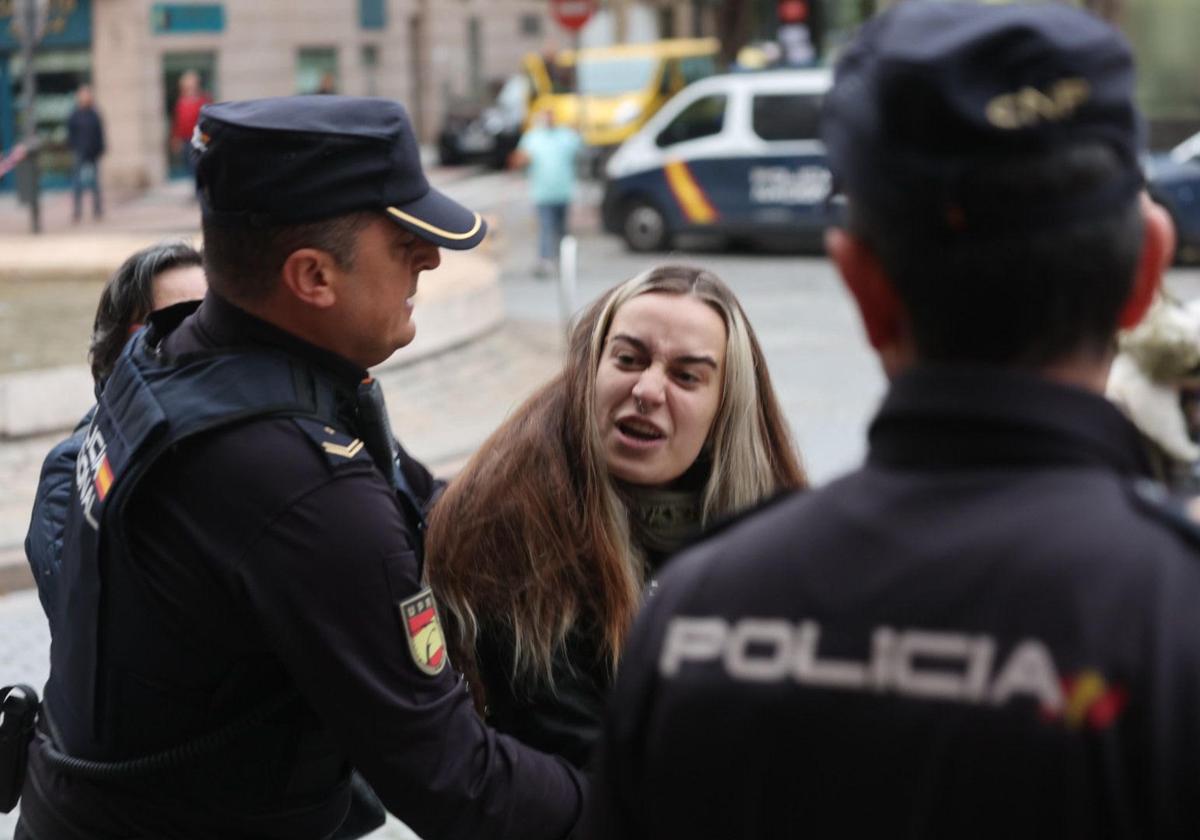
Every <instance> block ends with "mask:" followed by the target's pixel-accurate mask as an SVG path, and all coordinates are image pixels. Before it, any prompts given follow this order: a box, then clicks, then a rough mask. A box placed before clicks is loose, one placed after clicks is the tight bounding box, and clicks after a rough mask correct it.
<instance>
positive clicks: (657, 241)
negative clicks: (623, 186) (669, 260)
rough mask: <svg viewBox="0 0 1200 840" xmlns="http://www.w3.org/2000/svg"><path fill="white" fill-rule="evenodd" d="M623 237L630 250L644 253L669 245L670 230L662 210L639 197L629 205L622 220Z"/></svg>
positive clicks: (659, 249) (660, 249)
mask: <svg viewBox="0 0 1200 840" xmlns="http://www.w3.org/2000/svg"><path fill="white" fill-rule="evenodd" d="M621 237H622V238H623V239H624V240H625V244H626V246H628V248H629V250H631V251H637V252H639V253H644V252H646V251H662V250H663V249H665V248H666V247H667V240H668V239H670V232H669V231H668V230H667V220H666V218H664V217H663V214H662V211H661V210H659V209H658V208H657V207H655V206H654V205H653V204H651V203H650V202H649V201H645V200H643V199H639V200H637V201H635V202H633V203H632V204H630V205H629V209H628V210H626V211H625V218H624V220H623V221H622V222H621Z"/></svg>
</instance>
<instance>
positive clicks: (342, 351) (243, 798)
mask: <svg viewBox="0 0 1200 840" xmlns="http://www.w3.org/2000/svg"><path fill="white" fill-rule="evenodd" d="M199 126H200V131H201V136H202V138H203V140H202V141H201V142H199V143H197V144H196V148H197V152H198V160H197V170H196V173H197V183H198V185H199V187H200V191H199V194H200V197H201V211H202V225H203V233H204V260H205V271H206V275H207V278H208V283H209V293H208V295H207V297H205V299H204V301H203V302H202V303H201V304H200V306H199V308H198V309H197V310H196V311H195V312H194V313H192V314H191V315H188V316H186V317H181V315H182V313H180V312H179V311H178V308H176V309H173V310H166V311H164V312H162V313H156V315H154V316H151V323H150V326H149V328H148V329H147V330H146V331H144V332H142V333H139V334H138V335H137V336H136V337H135V338H134V339H133V342H132V344H131V346H130V347H129V348H127V350H126V351H125V352H124V353H123V354H122V356H121V358H120V360H119V361H118V363H117V365H116V367H115V368H114V370H113V372H112V374H111V375H110V376H109V378H108V381H107V383H106V385H105V388H104V391H103V392H102V393H101V395H100V400H99V405H98V407H97V410H96V415H95V418H94V419H93V422H92V424H91V426H90V427H89V429H88V432H87V435H86V438H85V442H84V448H83V450H82V452H81V455H80V457H79V461H78V465H77V469H76V476H77V479H78V480H77V482H76V490H77V492H76V493H75V494H74V496H73V498H72V500H71V507H70V510H69V511H68V517H67V531H66V535H65V537H64V548H63V562H62V580H61V585H62V588H63V591H64V592H65V593H66V597H64V598H63V599H62V600H61V602H60V605H59V613H58V615H59V620H58V621H57V622H56V628H55V633H54V639H53V644H52V647H51V672H50V679H49V682H48V683H47V688H46V700H45V703H44V704H43V720H44V721H46V722H45V723H44V724H43V728H42V731H41V733H40V736H39V737H38V738H36V739H35V740H34V742H33V744H32V746H31V750H30V761H29V772H28V776H27V779H26V784H25V787H24V789H23V798H22V802H21V820H22V825H23V828H22V830H24V831H26V832H27V833H28V835H29V836H31V837H32V838H34V840H49V838H55V837H62V836H122V837H125V836H137V837H176V838H184V840H187V838H197V840H198V839H199V838H209V837H234V836H236V837H264V836H267V837H281V838H282V837H287V838H295V840H306V838H308V839H309V840H317V839H318V838H327V837H330V836H332V835H333V834H334V833H335V832H336V831H338V829H339V826H341V825H342V823H343V821H344V819H345V818H346V815H347V812H348V810H349V808H350V801H351V796H352V793H351V788H352V784H351V782H350V779H351V775H352V771H353V770H354V769H357V770H358V771H359V772H361V774H362V776H363V777H364V778H365V779H366V781H367V782H368V783H369V784H370V787H371V788H373V789H374V791H375V793H376V794H377V795H378V797H379V799H380V800H382V803H383V804H384V806H386V807H387V809H388V810H390V811H392V812H393V813H395V814H396V815H397V816H399V817H400V818H401V819H403V820H404V821H405V822H406V823H407V824H408V825H410V826H411V827H412V828H413V829H414V830H415V831H416V832H417V833H418V834H419V835H421V836H423V837H428V838H435V837H436V838H442V837H444V838H481V840H501V838H512V840H516V839H517V838H522V840H562V838H565V837H566V835H567V834H568V833H570V831H571V830H572V828H573V827H574V825H575V822H576V820H577V818H578V816H579V813H580V810H581V805H582V797H583V786H584V783H583V780H582V778H581V777H580V776H579V774H578V773H577V772H576V771H575V770H574V769H573V768H571V767H570V766H569V765H567V764H566V763H565V762H563V761H562V760H560V759H557V758H554V757H552V756H546V755H543V754H541V753H538V752H535V751H533V750H531V749H529V748H527V747H524V746H522V745H521V744H519V743H518V742H516V741H514V740H512V739H511V738H508V737H507V736H503V735H498V734H496V733H494V732H492V731H491V730H489V729H487V728H486V727H485V726H484V725H483V724H482V723H481V722H480V721H479V719H478V718H477V717H476V715H475V713H474V710H473V709H472V707H471V700H470V696H469V694H468V692H467V690H466V688H465V686H464V685H463V683H462V679H461V677H460V676H459V675H458V674H457V673H456V672H455V671H454V669H453V667H452V665H451V663H450V662H449V660H448V657H447V655H446V650H445V645H444V642H443V638H442V632H441V624H440V620H439V617H438V607H437V604H436V602H435V601H434V598H433V596H432V594H431V593H430V591H429V589H428V588H427V587H426V586H425V585H424V584H423V582H422V576H421V567H422V562H423V539H422V535H423V533H424V510H425V509H426V507H427V506H428V505H429V504H430V502H431V501H432V499H433V497H434V495H435V493H436V492H437V491H438V489H439V484H438V483H437V482H435V481H434V480H433V478H432V477H431V476H430V474H429V472H428V471H427V470H426V469H425V468H424V467H423V466H422V465H421V464H420V463H419V462H417V461H416V460H414V459H413V458H412V457H410V456H409V455H408V453H407V452H405V451H404V449H403V447H401V446H400V444H399V443H398V442H397V441H396V439H395V438H394V437H393V435H392V433H391V429H390V427H389V424H388V419H387V417H388V415H387V407H386V405H384V402H383V397H382V393H381V391H380V388H379V383H378V382H377V381H376V380H374V379H373V378H372V377H371V376H370V374H369V372H368V370H369V368H371V367H372V366H374V365H377V364H379V363H380V362H382V361H384V360H385V359H387V358H388V357H389V356H390V355H391V354H392V353H393V352H395V351H396V350H397V349H398V348H400V347H402V346H405V345H407V344H408V343H409V342H411V341H412V340H413V338H414V336H415V333H416V325H415V324H414V323H413V320H412V318H413V296H414V295H415V293H416V290H417V282H418V277H419V275H420V274H421V273H422V272H425V271H432V270H433V269H435V268H437V267H438V264H439V263H440V259H441V257H440V251H439V249H440V248H441V247H449V248H454V249H459V250H466V249H469V248H473V247H475V246H476V245H478V244H479V243H480V241H481V240H482V239H483V237H484V235H485V233H486V225H485V224H484V223H483V220H482V219H481V218H480V216H479V214H478V213H474V212H471V211H469V210H467V209H466V208H464V207H462V206H461V205H459V204H457V203H456V202H454V201H452V200H451V199H449V198H448V197H446V196H445V195H443V194H441V193H440V192H438V191H437V190H435V189H433V188H431V187H430V186H429V183H428V181H427V180H426V178H425V175H424V173H423V172H422V170H421V164H420V157H419V151H418V147H417V142H416V138H415V136H414V135H413V131H412V127H411V124H410V122H409V119H408V115H407V113H406V112H405V111H404V109H403V108H402V107H401V106H400V105H399V104H397V103H395V102H393V101H390V100H382V99H364V98H356V97H341V96H295V97H284V98H278V99H260V100H255V101H251V102H227V103H222V104H219V105H209V106H206V107H205V108H204V110H203V112H202V114H201V118H200V123H199ZM425 282H431V281H430V280H429V279H427V280H426V281H425ZM432 282H436V279H433V280H432ZM50 733H53V735H52V736H51V734H50ZM76 758H78V759H83V761H82V762H81V761H75V760H72V759H76ZM147 765H149V767H150V768H152V772H146V769H147Z"/></svg>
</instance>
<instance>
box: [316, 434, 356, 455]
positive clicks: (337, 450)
mask: <svg viewBox="0 0 1200 840" xmlns="http://www.w3.org/2000/svg"><path fill="white" fill-rule="evenodd" d="M321 448H322V449H324V450H325V451H326V452H328V453H329V454H330V455H341V456H342V457H343V458H353V457H354V456H355V455H357V454H358V453H359V452H361V451H362V448H363V442H362V441H361V440H359V439H357V438H355V439H354V440H352V441H350V442H349V443H348V444H346V445H345V446H342V445H341V444H338V443H330V442H329V441H325V442H324V443H322V444H321Z"/></svg>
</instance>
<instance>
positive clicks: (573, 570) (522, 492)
mask: <svg viewBox="0 0 1200 840" xmlns="http://www.w3.org/2000/svg"><path fill="white" fill-rule="evenodd" d="M802 486H804V473H803V471H802V470H801V468H800V464H799V460H798V459H797V457H796V452H795V449H794V446H793V444H792V440H791V434H790V433H789V431H788V426H787V422H786V420H785V419H784V417H783V412H782V411H781V410H780V408H779V401H778V400H777V399H776V397H775V391H774V388H773V387H772V386H771V377H770V374H769V373H768V372H767V365H766V360H765V358H764V357H763V354H762V350H761V349H760V348H759V344H758V339H757V338H756V337H755V335H754V330H753V329H752V328H751V326H750V323H749V321H748V320H747V319H746V316H745V313H744V312H743V311H742V307H741V304H739V303H738V300H737V298H736V297H735V296H734V294H733V291H732V290H731V289H730V288H729V286H728V285H726V284H725V282H724V281H722V280H721V279H720V278H719V277H717V276H716V275H715V274H713V273H712V272H710V271H706V270H704V269H702V268H697V267H694V266H689V265H663V266H658V267H655V268H652V269H650V270H649V271H646V272H644V273H642V274H639V275H638V276H636V277H634V278H632V279H630V280H627V281H626V282H624V283H622V284H620V285H618V286H616V287H614V288H613V289H611V290H609V291H608V292H607V293H606V294H604V295H602V296H601V297H600V298H599V299H598V300H597V301H596V302H595V303H593V304H592V305H591V306H590V307H589V308H588V309H587V311H586V312H585V313H584V314H583V315H582V316H581V317H580V319H579V322H578V323H577V324H576V325H575V327H574V329H573V330H572V333H571V340H570V346H569V347H568V350H567V355H566V358H565V360H564V363H563V370H562V373H560V374H559V375H558V376H557V377H555V378H554V379H553V380H552V381H551V382H550V383H549V384H548V385H546V386H545V387H544V388H542V389H541V390H539V391H538V392H537V393H535V394H534V395H533V396H531V397H530V398H529V399H528V400H526V401H525V403H524V404H523V405H522V406H521V407H520V408H518V409H517V410H516V412H515V413H514V414H513V416H512V417H511V418H510V419H509V420H508V421H507V422H505V423H504V425H503V426H501V427H500V429H498V430H497V431H496V432H495V433H494V434H493V435H492V436H491V437H490V438H489V439H488V440H487V441H486V442H485V443H484V444H483V445H482V446H481V447H480V448H479V452H478V453H477V454H476V455H475V457H474V458H472V459H471V461H470V462H469V463H468V464H467V466H466V467H465V468H464V469H463V471H462V473H461V474H460V475H458V476H457V477H456V478H455V480H454V481H453V482H451V484H450V486H449V488H448V489H447V490H446V492H445V493H444V494H443V495H442V498H441V500H440V501H439V502H438V503H437V505H435V506H434V508H433V512H432V514H431V516H430V521H429V562H428V563H427V566H426V568H427V573H428V577H429V581H430V584H431V585H432V586H433V591H434V593H435V594H436V595H437V596H438V597H439V598H440V599H441V601H442V602H443V603H445V604H446V606H447V607H448V609H449V611H450V614H451V615H452V616H453V617H454V619H455V620H454V621H453V627H452V630H451V633H450V642H451V644H450V650H451V656H452V657H453V658H454V660H455V661H456V662H458V663H459V664H460V666H462V668H463V671H464V673H465V674H466V675H467V679H468V681H469V682H470V683H471V686H472V688H473V689H474V690H475V694H476V705H477V707H478V708H479V709H480V710H481V711H482V710H486V718H487V720H488V722H489V723H491V724H492V725H493V726H495V727H496V728H497V729H499V730H501V731H503V732H510V733H512V734H514V735H516V736H517V737H518V738H520V739H521V740H522V741H524V742H526V743H528V744H531V745H533V746H537V747H539V748H541V749H545V750H548V751H551V752H555V753H558V754H559V755H562V756H564V757H566V758H568V759H569V760H570V761H571V762H572V763H574V764H575V765H576V766H580V767H582V766H585V765H586V763H587V760H588V757H589V755H590V754H591V750H592V747H593V746H594V744H595V741H596V738H597V736H598V735H599V731H600V718H601V712H602V710H603V708H604V702H605V699H606V696H607V693H608V689H609V687H610V685H611V682H612V675H613V673H614V672H615V670H616V666H617V659H618V655H619V653H620V650H621V645H622V642H623V641H624V639H625V637H626V635H627V634H628V632H629V627H630V625H631V624H632V622H633V616H634V614H635V612H636V611H637V608H638V606H639V605H640V604H641V601H642V597H643V593H644V592H645V591H646V590H647V589H648V588H649V587H650V584H651V581H652V579H653V578H654V576H655V575H657V574H658V573H659V571H660V570H661V569H662V568H663V567H664V565H665V563H666V561H667V558H668V557H669V556H670V555H671V554H672V553H673V552H675V551H678V550H679V549H680V548H682V547H683V546H684V545H685V544H686V543H687V542H688V541H689V540H692V539H695V538H696V537H697V536H698V535H699V533H700V531H701V529H702V528H704V527H705V526H706V525H708V524H710V523H712V522H715V521H718V520H720V519H721V518H723V517H726V516H730V515H732V514H733V513H736V512H739V511H742V510H745V509H746V508H749V507H752V506H754V505H756V504H758V503H759V502H761V501H762V500H763V499H766V498H768V497H770V496H773V495H775V494H776V493H779V492H782V491H785V490H794V489H797V488H799V487H802Z"/></svg>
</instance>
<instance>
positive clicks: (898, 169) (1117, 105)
mask: <svg viewBox="0 0 1200 840" xmlns="http://www.w3.org/2000/svg"><path fill="white" fill-rule="evenodd" d="M1133 94H1134V73H1133V59H1132V56H1131V53H1130V50H1129V46H1128V44H1127V43H1126V41H1125V39H1124V38H1123V37H1122V36H1121V35H1120V33H1118V32H1117V31H1116V30H1114V29H1113V28H1112V27H1110V26H1109V25H1108V24H1106V23H1104V22H1103V21H1101V20H1099V19H1098V18H1096V17H1094V16H1093V15H1091V14H1089V13H1087V12H1084V11H1081V10H1079V9H1075V8H1072V7H1070V6H1068V5H1065V4H1062V3H1040V4H1014V5H981V4H978V3H934V2H925V1H924V0H908V2H903V3H900V4H899V5H897V6H894V7H892V8H891V9H889V10H888V11H887V12H885V13H883V14H881V15H879V16H878V17H876V18H874V19H872V20H870V21H868V22H867V23H866V24H865V25H864V26H863V27H862V29H861V31H860V33H859V35H858V37H857V39H856V40H855V42H854V43H853V44H852V45H851V46H850V47H849V49H848V50H847V52H846V53H845V55H844V56H843V58H842V60H841V61H840V62H839V63H838V66H837V71H836V74H835V79H834V86H833V89H832V90H831V91H830V93H829V95H828V96H827V97H826V100H825V113H824V119H823V123H822V134H823V138H824V140H825V144H826V147H827V153H828V155H829V160H830V168H831V169H832V171H833V174H834V179H835V182H836V183H837V184H838V185H839V187H840V189H841V190H842V191H844V192H846V193H847V194H848V195H849V196H850V199H851V201H852V202H862V203H864V204H866V205H868V206H871V207H874V208H877V209H879V210H882V211H884V212H888V213H890V214H892V215H893V216H902V217H903V218H905V220H906V221H907V223H909V224H934V225H938V226H939V227H948V228H950V229H954V230H961V229H964V228H969V227H974V228H975V229H976V230H979V229H983V228H989V229H995V228H996V226H997V224H999V225H1000V226H1002V227H1003V228H1004V229H1006V230H1010V231H1011V230H1012V229H1014V228H1019V227H1023V226H1043V225H1052V224H1056V223H1062V222H1070V221H1073V220H1075V219H1078V218H1082V217H1085V216H1093V217H1094V216H1096V215H1098V214H1102V213H1106V212H1116V211H1120V210H1123V209H1125V208H1126V207H1128V206H1129V202H1130V201H1131V200H1132V199H1133V197H1134V196H1135V195H1136V193H1137V191H1138V190H1139V189H1140V187H1141V185H1142V176H1141V169H1140V167H1139V165H1138V150H1139V147H1140V141H1141V121H1140V118H1139V116H1138V114H1137V110H1136V108H1135V106H1134V102H1133ZM1084 143H1100V144H1103V145H1106V146H1108V147H1109V148H1111V149H1113V150H1114V151H1115V152H1116V153H1117V156H1118V158H1119V160H1120V164H1121V165H1120V167H1119V168H1120V172H1119V174H1117V175H1116V177H1114V178H1113V179H1112V180H1111V181H1110V182H1108V183H1104V184H1100V185H1093V186H1092V187H1090V188H1088V189H1086V190H1082V191H1081V192H1079V193H1078V194H1075V195H1070V196H1067V197H1065V198H1060V199H1059V200H1056V201H1053V202H1035V201H1031V200H1030V198H1029V197H1028V196H1024V197H1022V198H1020V199H1014V200H1013V201H1011V202H1009V203H1007V204H1006V203H1005V202H1004V200H1003V199H998V198H997V197H996V196H994V195H986V194H984V195H981V194H978V191H976V193H975V194H967V193H966V191H965V189H963V188H962V182H963V179H964V176H967V175H969V174H970V173H971V172H973V171H977V170H979V169H981V168H985V167H987V166H989V165H992V164H994V163H996V162H998V161H1013V160H1020V159H1022V158H1023V157H1028V156H1033V155H1038V154H1041V153H1045V152H1048V151H1050V150H1054V149H1059V148H1062V147H1065V146H1072V145H1076V144H1084ZM1017 192H1019V191H1017ZM985 223H986V224H985Z"/></svg>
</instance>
